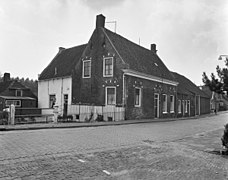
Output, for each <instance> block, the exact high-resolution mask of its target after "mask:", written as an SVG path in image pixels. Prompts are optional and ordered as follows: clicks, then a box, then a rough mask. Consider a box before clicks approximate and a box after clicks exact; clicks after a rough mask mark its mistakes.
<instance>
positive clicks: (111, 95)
mask: <svg viewBox="0 0 228 180" xmlns="http://www.w3.org/2000/svg"><path fill="white" fill-rule="evenodd" d="M115 104H116V87H106V105H115Z"/></svg>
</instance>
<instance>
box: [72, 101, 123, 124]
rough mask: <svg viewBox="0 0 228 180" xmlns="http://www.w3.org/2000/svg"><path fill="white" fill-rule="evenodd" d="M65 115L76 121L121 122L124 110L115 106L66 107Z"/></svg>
mask: <svg viewBox="0 0 228 180" xmlns="http://www.w3.org/2000/svg"><path fill="white" fill-rule="evenodd" d="M67 115H68V116H69V115H70V116H72V117H73V119H75V120H76V121H80V122H84V121H122V120H124V119H125V108H123V107H115V106H92V105H79V104H77V105H68V113H67Z"/></svg>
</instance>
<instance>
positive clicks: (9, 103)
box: [6, 100, 21, 107]
mask: <svg viewBox="0 0 228 180" xmlns="http://www.w3.org/2000/svg"><path fill="white" fill-rule="evenodd" d="M11 104H13V105H15V106H16V107H21V101H20V100H6V106H7V107H9V106H10V105H11Z"/></svg>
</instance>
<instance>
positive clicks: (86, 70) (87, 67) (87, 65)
mask: <svg viewBox="0 0 228 180" xmlns="http://www.w3.org/2000/svg"><path fill="white" fill-rule="evenodd" d="M82 73H83V78H90V76H91V60H85V61H83V72H82Z"/></svg>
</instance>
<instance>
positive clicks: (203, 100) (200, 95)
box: [173, 72, 210, 117]
mask: <svg viewBox="0 0 228 180" xmlns="http://www.w3.org/2000/svg"><path fill="white" fill-rule="evenodd" d="M173 75H174V76H175V78H176V80H177V81H178V82H179V84H178V88H177V117H188V116H196V115H200V114H208V113H210V96H208V95H207V94H206V93H205V92H203V91H202V90H200V88H199V87H197V86H196V85H195V84H194V83H193V82H191V81H190V80H189V79H188V78H186V77H184V76H183V75H180V74H178V73H176V72H173Z"/></svg>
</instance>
